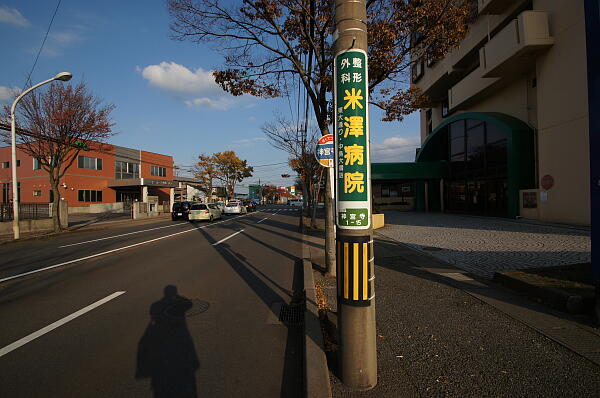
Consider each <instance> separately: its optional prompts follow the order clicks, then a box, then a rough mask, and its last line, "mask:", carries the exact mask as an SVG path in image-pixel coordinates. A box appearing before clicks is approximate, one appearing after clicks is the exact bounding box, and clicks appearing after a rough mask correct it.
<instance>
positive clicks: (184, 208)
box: [171, 202, 194, 221]
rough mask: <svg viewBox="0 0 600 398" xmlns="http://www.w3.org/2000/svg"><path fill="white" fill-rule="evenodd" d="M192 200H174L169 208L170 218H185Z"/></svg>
mask: <svg viewBox="0 0 600 398" xmlns="http://www.w3.org/2000/svg"><path fill="white" fill-rule="evenodd" d="M193 204H194V202H175V203H173V209H172V210H171V220H173V221H175V220H179V219H184V220H187V219H188V216H189V214H190V207H191V206H192V205H193Z"/></svg>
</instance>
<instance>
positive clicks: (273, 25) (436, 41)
mask: <svg viewBox="0 0 600 398" xmlns="http://www.w3.org/2000/svg"><path fill="white" fill-rule="evenodd" d="M366 3H367V4H366V6H367V13H368V34H369V36H368V39H369V43H368V47H369V51H368V52H369V54H368V57H369V75H368V76H369V92H370V96H369V98H370V103H371V104H372V105H374V106H377V107H379V108H381V109H382V110H383V111H384V112H385V116H384V120H402V118H403V117H404V116H405V115H407V114H409V113H411V112H413V111H415V110H416V109H418V108H419V107H421V106H424V105H425V104H426V102H427V99H426V98H424V97H423V95H421V93H420V92H419V91H418V90H416V89H414V88H410V87H409V84H410V79H409V76H410V69H411V68H412V66H413V65H415V64H416V63H417V62H422V60H423V59H426V60H436V59H438V58H441V57H442V56H443V55H444V54H446V53H447V52H448V51H449V50H450V49H452V48H453V47H455V46H457V45H458V43H460V41H461V39H462V38H463V37H464V35H465V34H466V32H467V25H468V22H469V21H470V18H471V16H472V14H473V10H474V9H476V5H477V1H475V0H366ZM167 5H168V9H169V14H170V16H171V26H170V27H171V32H172V37H173V38H174V39H176V40H187V41H192V42H196V43H203V42H204V43H209V44H212V45H214V46H215V48H216V50H217V51H218V52H220V53H222V54H223V56H224V60H225V68H224V69H222V70H217V71H215V72H214V73H213V74H214V77H215V81H216V82H217V83H218V84H219V85H220V86H221V88H222V89H223V90H225V91H227V92H229V93H231V94H233V95H242V94H250V95H253V96H258V97H266V98H269V97H278V96H285V95H290V93H291V92H292V91H293V90H292V88H291V87H290V84H293V82H294V79H296V78H297V79H298V82H299V83H298V84H299V85H300V86H301V87H302V88H303V89H304V90H305V92H306V95H307V98H308V99H309V100H310V104H311V108H312V110H313V113H314V116H315V119H316V121H317V125H318V128H319V131H320V133H321V134H322V135H325V134H328V133H329V125H330V124H331V118H332V106H331V103H332V101H331V92H332V89H333V87H332V86H333V82H332V77H333V59H334V54H333V37H334V35H335V32H334V30H335V26H334V5H335V1H334V0H240V1H238V2H235V1H227V2H226V1H223V0H167ZM327 186H329V184H328V185H327ZM325 212H326V226H327V231H326V246H327V248H326V257H327V268H328V269H329V270H333V269H334V268H333V267H334V266H335V263H334V259H333V252H334V249H333V230H334V229H333V223H332V220H333V211H332V203H331V193H328V195H327V196H326V198H325Z"/></svg>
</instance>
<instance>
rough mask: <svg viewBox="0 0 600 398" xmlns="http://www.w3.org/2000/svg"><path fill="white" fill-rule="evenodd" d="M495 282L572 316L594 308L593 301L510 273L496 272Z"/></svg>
mask: <svg viewBox="0 0 600 398" xmlns="http://www.w3.org/2000/svg"><path fill="white" fill-rule="evenodd" d="M493 280H494V281H495V282H498V283H500V284H501V285H504V286H506V287H509V288H511V289H513V290H515V291H517V292H521V293H524V294H526V295H527V296H530V297H535V298H539V299H540V300H542V301H543V302H544V303H546V304H548V305H549V306H551V307H553V308H556V309H558V310H561V311H565V312H568V313H571V314H580V313H583V312H586V310H591V309H592V308H593V306H594V303H593V300H586V297H582V296H580V295H571V294H569V293H567V292H565V291H563V290H560V289H556V288H552V287H548V286H540V285H537V284H535V283H531V282H528V281H526V280H523V279H521V278H519V277H518V276H516V275H513V274H512V273H511V272H510V271H501V272H495V273H494V278H493Z"/></svg>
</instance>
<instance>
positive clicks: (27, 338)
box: [0, 292, 125, 357]
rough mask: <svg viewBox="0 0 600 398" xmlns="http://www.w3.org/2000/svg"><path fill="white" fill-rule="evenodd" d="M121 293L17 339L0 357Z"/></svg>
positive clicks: (2, 349) (1, 352)
mask: <svg viewBox="0 0 600 398" xmlns="http://www.w3.org/2000/svg"><path fill="white" fill-rule="evenodd" d="M123 293H125V292H115V293H113V294H111V295H110V296H106V297H104V298H103V299H102V300H98V301H96V302H95V303H93V304H90V305H88V306H87V307H85V308H82V309H80V310H79V311H76V312H74V313H72V314H71V315H68V316H66V317H64V318H62V319H60V320H58V321H56V322H54V323H51V324H50V325H48V326H46V327H44V328H41V329H40V330H38V331H37V332H33V333H31V334H30V335H28V336H25V337H23V338H22V339H19V340H17V341H15V342H14V343H12V344H9V345H7V346H6V347H4V348H0V357H2V356H4V355H6V354H8V353H9V352H11V351H14V350H16V349H17V348H19V347H22V346H24V345H25V344H27V343H29V342H30V341H33V340H35V339H37V338H38V337H41V336H43V335H45V334H46V333H48V332H51V331H52V330H54V329H56V328H58V327H60V326H62V325H64V324H65V323H67V322H71V321H72V320H73V319H75V318H77V317H80V316H81V315H83V314H85V313H86V312H90V311H91V310H93V309H94V308H97V307H100V306H101V305H102V304H106V303H108V302H109V301H110V300H112V299H114V298H117V297H119V296H120V295H122V294H123Z"/></svg>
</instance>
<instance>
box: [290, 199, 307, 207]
mask: <svg viewBox="0 0 600 398" xmlns="http://www.w3.org/2000/svg"><path fill="white" fill-rule="evenodd" d="M303 203H304V200H303V199H289V200H288V202H287V204H288V205H289V206H293V207H302V204H303Z"/></svg>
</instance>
